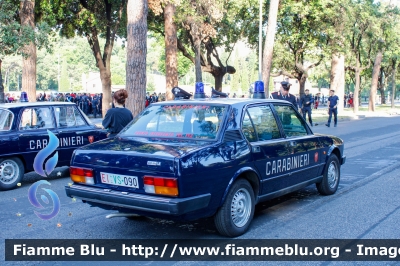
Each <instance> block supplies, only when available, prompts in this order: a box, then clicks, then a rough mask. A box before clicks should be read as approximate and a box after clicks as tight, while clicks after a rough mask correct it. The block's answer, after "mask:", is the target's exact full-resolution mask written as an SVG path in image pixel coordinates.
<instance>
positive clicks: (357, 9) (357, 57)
mask: <svg viewBox="0 0 400 266" xmlns="http://www.w3.org/2000/svg"><path fill="white" fill-rule="evenodd" d="M350 3H351V4H349V6H348V8H347V9H346V16H347V17H348V18H349V23H348V26H349V27H348V29H347V30H346V31H345V35H346V42H347V43H348V45H349V48H350V49H349V50H350V53H349V56H347V57H346V58H347V61H348V62H347V64H348V66H346V70H351V71H353V72H354V75H355V88H354V99H353V100H354V101H353V104H354V109H353V111H354V113H358V107H359V96H360V82H361V73H362V71H364V70H365V69H367V68H369V67H370V65H371V61H370V55H371V49H372V43H371V42H370V41H369V40H368V37H369V36H370V26H371V23H370V20H371V10H370V9H369V8H366V7H367V6H369V7H370V5H371V4H372V2H371V0H366V1H362V0H360V1H357V2H355V3H354V2H350ZM364 64H366V65H365V66H363V65H364Z"/></svg>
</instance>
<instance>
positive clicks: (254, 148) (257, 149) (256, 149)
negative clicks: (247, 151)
mask: <svg viewBox="0 0 400 266" xmlns="http://www.w3.org/2000/svg"><path fill="white" fill-rule="evenodd" d="M252 149H253V152H260V151H261V150H260V147H259V146H253V148H252Z"/></svg>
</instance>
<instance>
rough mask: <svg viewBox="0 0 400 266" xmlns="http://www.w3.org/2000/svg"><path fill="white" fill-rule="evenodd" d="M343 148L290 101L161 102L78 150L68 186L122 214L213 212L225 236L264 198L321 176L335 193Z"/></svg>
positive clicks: (193, 215)
mask: <svg viewBox="0 0 400 266" xmlns="http://www.w3.org/2000/svg"><path fill="white" fill-rule="evenodd" d="M343 149H344V147H343V141H342V140H341V139H339V138H337V137H333V136H324V135H316V134H313V133H312V131H311V129H310V128H309V127H308V125H307V123H306V122H305V121H304V119H303V118H302V117H301V115H300V114H299V113H298V112H297V110H295V108H294V107H293V105H291V104H290V103H288V102H286V101H278V100H264V99H202V100H179V101H171V102H162V103H156V104H152V105H150V106H149V107H148V108H147V109H145V110H144V111H143V112H142V113H141V114H140V115H139V116H138V117H137V118H136V119H135V120H134V121H132V123H130V124H129V125H128V126H127V127H126V128H125V129H124V130H123V131H122V132H120V134H118V135H117V136H116V137H115V138H113V139H106V140H103V141H99V142H96V143H93V144H91V145H87V146H85V147H82V148H79V149H77V150H75V152H74V155H73V157H72V160H71V167H70V173H71V179H72V180H73V181H74V183H73V184H72V185H71V186H67V187H66V193H67V195H68V196H70V197H76V198H80V199H82V200H83V202H86V203H89V204H90V205H92V206H98V207H100V208H104V209H110V210H117V211H119V212H120V213H121V215H122V216H124V215H125V216H129V215H131V214H138V215H143V216H151V217H159V218H167V219H175V220H195V219H198V218H202V217H210V216H214V220H215V224H216V227H217V229H218V231H219V232H220V233H221V234H222V235H226V236H238V235H241V234H243V233H244V232H246V230H247V229H248V227H249V225H250V223H251V221H252V219H253V215H254V208H255V205H256V204H257V203H259V202H261V201H265V200H268V199H271V198H274V197H278V196H281V195H284V194H287V193H290V192H293V191H295V190H298V189H301V188H303V187H306V186H308V185H310V184H313V183H315V184H316V186H317V189H318V191H319V192H320V193H321V194H322V195H330V194H333V193H335V192H336V190H337V188H338V184H339V179H340V167H341V165H342V164H344V162H345V156H344V155H343Z"/></svg>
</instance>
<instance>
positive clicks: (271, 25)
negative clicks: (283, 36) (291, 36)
mask: <svg viewBox="0 0 400 266" xmlns="http://www.w3.org/2000/svg"><path fill="white" fill-rule="evenodd" d="M278 7H279V0H271V1H270V4H269V14H268V27H267V36H266V37H265V44H264V52H263V67H262V76H263V77H262V79H263V81H264V86H265V89H266V90H265V92H266V97H267V98H268V96H269V76H270V72H271V67H272V55H273V53H274V42H275V31H276V24H277V18H278Z"/></svg>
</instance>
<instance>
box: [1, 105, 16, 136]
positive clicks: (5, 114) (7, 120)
mask: <svg viewBox="0 0 400 266" xmlns="http://www.w3.org/2000/svg"><path fill="white" fill-rule="evenodd" d="M13 119H14V115H13V113H12V112H10V111H9V110H5V109H0V131H8V130H11V126H12V122H13Z"/></svg>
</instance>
